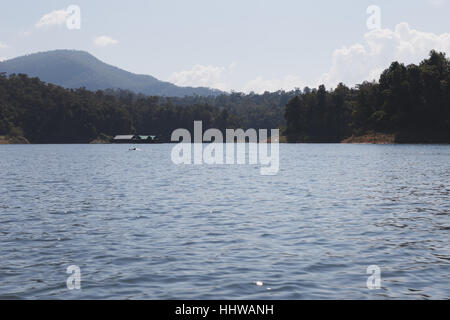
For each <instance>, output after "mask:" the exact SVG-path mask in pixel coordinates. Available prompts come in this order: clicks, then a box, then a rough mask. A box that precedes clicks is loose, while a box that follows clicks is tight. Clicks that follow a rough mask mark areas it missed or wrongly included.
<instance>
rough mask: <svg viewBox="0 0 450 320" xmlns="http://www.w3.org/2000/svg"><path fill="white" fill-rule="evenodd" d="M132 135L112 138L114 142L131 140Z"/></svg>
mask: <svg viewBox="0 0 450 320" xmlns="http://www.w3.org/2000/svg"><path fill="white" fill-rule="evenodd" d="M133 138H134V135H118V136H115V137H114V140H132V139H133Z"/></svg>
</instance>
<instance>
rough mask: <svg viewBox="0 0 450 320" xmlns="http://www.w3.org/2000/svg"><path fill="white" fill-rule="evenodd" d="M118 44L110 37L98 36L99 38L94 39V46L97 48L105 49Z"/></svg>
mask: <svg viewBox="0 0 450 320" xmlns="http://www.w3.org/2000/svg"><path fill="white" fill-rule="evenodd" d="M118 43H119V41H117V40H115V39H113V38H111V37H108V36H100V37H97V38H95V39H94V44H95V45H96V46H99V47H106V46H109V45H115V44H118Z"/></svg>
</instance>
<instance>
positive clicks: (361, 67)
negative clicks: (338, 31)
mask: <svg viewBox="0 0 450 320" xmlns="http://www.w3.org/2000/svg"><path fill="white" fill-rule="evenodd" d="M364 40H365V43H364V44H360V43H356V44H353V45H351V46H349V47H345V46H344V47H342V48H340V49H336V50H335V51H334V52H333V55H332V64H331V68H330V69H329V71H328V72H327V73H325V74H323V75H322V76H321V78H320V79H319V81H318V83H325V84H326V85H327V86H336V85H337V84H338V83H339V82H344V83H346V84H347V85H355V84H357V83H361V82H363V81H365V80H369V81H371V80H378V77H379V76H380V74H381V72H382V71H383V70H384V69H386V68H388V67H389V65H390V63H391V62H393V61H399V62H402V63H405V64H410V63H419V62H420V61H421V60H423V59H424V58H426V57H427V56H428V54H429V52H430V51H431V50H432V49H435V50H437V51H442V52H445V53H447V54H450V34H449V33H443V34H440V35H437V34H434V33H430V32H422V31H418V30H415V29H412V28H410V27H409V25H408V24H407V23H405V22H403V23H400V24H398V25H397V26H396V27H395V29H394V30H390V29H382V30H373V31H370V32H368V33H366V34H365V35H364Z"/></svg>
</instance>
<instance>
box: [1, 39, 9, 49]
mask: <svg viewBox="0 0 450 320" xmlns="http://www.w3.org/2000/svg"><path fill="white" fill-rule="evenodd" d="M6 48H9V46H8V45H7V44H6V43H4V42H1V41H0V49H6Z"/></svg>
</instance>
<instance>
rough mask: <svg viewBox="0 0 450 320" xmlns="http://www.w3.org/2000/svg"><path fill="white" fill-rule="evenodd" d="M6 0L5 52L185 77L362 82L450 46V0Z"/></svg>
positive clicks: (226, 85)
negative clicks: (71, 52) (54, 54)
mask: <svg viewBox="0 0 450 320" xmlns="http://www.w3.org/2000/svg"><path fill="white" fill-rule="evenodd" d="M0 1H1V5H0V60H7V59H11V58H14V57H17V56H22V55H25V54H30V53H34V52H41V51H48V50H54V49H76V50H84V51H87V52H89V53H91V54H93V55H94V56H96V57H97V58H99V59H100V60H102V61H104V62H106V63H109V64H112V65H114V66H117V67H119V68H122V69H125V70H127V71H131V72H134V73H138V74H148V75H152V76H154V77H156V78H158V79H160V80H164V81H170V82H173V83H175V84H177V85H180V86H207V87H212V88H217V89H221V90H224V91H240V92H251V91H254V92H257V93H261V92H264V91H266V90H267V91H276V90H279V89H283V90H291V89H294V88H303V87H305V86H309V87H316V86H318V85H319V84H325V85H326V86H327V88H332V87H335V86H336V85H337V84H338V83H339V82H344V83H345V84H347V85H349V86H353V85H355V84H358V83H361V82H362V81H365V80H368V81H371V80H374V79H378V77H379V75H380V73H381V72H382V70H384V69H385V68H387V67H389V64H390V63H391V62H392V61H400V62H403V63H406V64H409V63H419V62H420V61H421V60H423V59H424V58H426V57H427V56H428V52H429V51H430V50H431V49H436V50H439V51H442V52H445V53H447V55H450V19H449V17H450V0H410V1H405V0H395V1H392V0H390V1H385V0H372V1H365V0H353V1H351V0H341V1H322V0H315V1H301V0H276V1H275V0H273V1H268V0H226V1H224V0H222V1H216V0H189V1H186V0H161V1H160V0H147V1H144V0H131V1H119V0H108V1H103V0H94V1H93V0H90V1H87V0H71V1H61V0H58V1H56V0H38V1H29V0H14V1H11V0H0ZM70 6H75V8H79V15H78V14H77V11H76V10H75V11H74V10H68V9H69V8H70ZM72 8H73V7H72ZM78 17H79V19H78ZM68 21H69V26H68Z"/></svg>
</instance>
